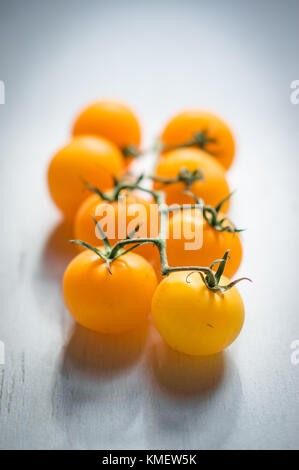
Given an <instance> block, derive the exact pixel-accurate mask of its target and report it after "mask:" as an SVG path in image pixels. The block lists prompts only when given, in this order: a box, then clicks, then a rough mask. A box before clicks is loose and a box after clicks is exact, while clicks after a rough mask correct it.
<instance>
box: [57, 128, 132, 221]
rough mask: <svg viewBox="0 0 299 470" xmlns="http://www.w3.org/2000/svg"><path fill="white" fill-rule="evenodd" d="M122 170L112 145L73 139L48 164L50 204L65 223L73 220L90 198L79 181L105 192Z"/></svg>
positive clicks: (117, 153)
mask: <svg viewBox="0 0 299 470" xmlns="http://www.w3.org/2000/svg"><path fill="white" fill-rule="evenodd" d="M122 170H123V158H122V155H121V153H120V151H119V150H118V148H117V147H116V146H115V145H114V144H112V143H111V142H109V141H108V140H106V139H103V138H98V137H87V136H85V137H76V138H74V139H72V140H71V141H70V142H69V143H68V144H67V145H66V146H65V147H63V148H62V149H61V150H59V152H57V153H56V155H54V157H53V158H52V160H51V162H50V165H49V169H48V184H49V189H50V193H51V196H52V198H53V201H54V202H55V204H56V205H57V206H58V207H59V209H61V211H62V212H63V214H64V216H65V217H66V218H67V219H72V218H73V217H74V215H75V213H76V211H77V209H78V206H79V205H80V203H81V202H82V201H83V200H84V199H85V198H86V197H88V195H89V191H88V190H87V189H86V188H85V186H84V183H83V181H82V180H85V181H86V182H88V183H89V184H91V185H94V186H98V187H99V188H100V189H101V190H102V191H105V190H107V189H109V188H111V187H112V186H113V184H114V183H113V176H115V177H119V176H120V174H121V172H122Z"/></svg>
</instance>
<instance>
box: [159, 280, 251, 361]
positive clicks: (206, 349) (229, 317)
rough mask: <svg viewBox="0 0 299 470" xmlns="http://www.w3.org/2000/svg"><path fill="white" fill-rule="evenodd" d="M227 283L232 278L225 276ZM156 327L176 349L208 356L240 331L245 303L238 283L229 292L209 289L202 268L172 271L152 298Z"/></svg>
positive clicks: (228, 342)
mask: <svg viewBox="0 0 299 470" xmlns="http://www.w3.org/2000/svg"><path fill="white" fill-rule="evenodd" d="M222 282H223V284H227V283H228V282H229V281H228V279H226V278H224V277H223V281H222ZM152 318H153V322H154V325H155V327H156V328H157V330H158V332H159V333H160V335H161V336H162V338H163V339H164V340H165V342H166V343H167V344H168V345H169V346H170V347H171V348H172V349H174V350H176V351H179V352H182V353H185V354H190V355H195V356H205V355H209V354H215V353H218V352H220V351H222V350H223V349H225V348H227V347H228V346H229V345H230V344H231V343H232V342H233V341H234V340H235V339H236V338H237V336H238V335H239V333H240V331H241V329H242V326H243V322H244V305H243V301H242V298H241V296H240V294H239V291H238V290H237V288H236V287H235V286H234V287H232V288H231V289H229V290H227V291H226V292H225V293H221V292H213V291H212V290H210V289H208V288H207V286H206V285H205V283H204V282H203V280H202V278H201V276H200V274H199V273H198V272H192V271H189V272H188V271H177V272H172V273H170V274H169V275H168V276H167V277H166V278H165V279H163V281H162V282H161V283H160V284H159V286H158V287H157V289H156V291H155V294H154V296H153V300H152Z"/></svg>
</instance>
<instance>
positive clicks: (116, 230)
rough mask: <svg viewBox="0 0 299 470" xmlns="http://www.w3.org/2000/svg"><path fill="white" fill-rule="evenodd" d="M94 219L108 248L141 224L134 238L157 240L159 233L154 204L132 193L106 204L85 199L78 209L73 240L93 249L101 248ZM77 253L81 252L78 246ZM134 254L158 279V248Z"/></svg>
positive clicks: (146, 247)
mask: <svg viewBox="0 0 299 470" xmlns="http://www.w3.org/2000/svg"><path fill="white" fill-rule="evenodd" d="M91 215H93V216H94V217H95V218H96V220H97V221H98V222H99V223H100V225H101V227H102V229H103V230H104V232H105V233H106V235H107V237H108V239H109V241H110V243H111V245H114V244H115V243H116V242H118V241H120V240H123V239H124V238H126V237H127V236H128V234H129V233H130V232H132V230H134V228H135V227H136V226H137V225H139V224H141V223H142V224H141V226H140V229H139V230H138V231H137V232H136V234H135V236H134V238H136V241H138V237H139V238H140V237H141V238H143V237H151V238H153V237H157V235H158V231H159V215H158V206H157V204H155V203H154V201H153V200H145V199H143V198H142V197H140V196H138V195H135V194H134V193H127V194H126V195H125V198H124V199H119V200H117V201H114V202H107V201H103V200H102V199H100V197H99V196H98V195H96V194H92V195H91V196H90V197H88V198H87V199H86V200H85V201H83V203H82V204H81V206H80V207H79V209H78V212H77V214H76V217H75V221H74V238H75V239H79V240H84V241H85V242H87V243H89V244H90V245H92V246H95V245H102V240H101V239H99V234H98V232H97V230H96V227H95V223H94V220H93V219H92V218H91ZM77 246H78V249H79V250H81V251H82V250H83V248H82V247H81V246H80V245H77ZM134 253H138V254H140V255H142V256H143V257H144V258H145V259H147V260H148V261H149V262H150V263H151V265H152V266H153V267H154V268H155V271H156V273H157V275H158V277H161V267H160V256H159V252H158V248H157V247H156V246H154V245H152V244H145V245H142V246H139V247H138V248H136V249H135V250H134Z"/></svg>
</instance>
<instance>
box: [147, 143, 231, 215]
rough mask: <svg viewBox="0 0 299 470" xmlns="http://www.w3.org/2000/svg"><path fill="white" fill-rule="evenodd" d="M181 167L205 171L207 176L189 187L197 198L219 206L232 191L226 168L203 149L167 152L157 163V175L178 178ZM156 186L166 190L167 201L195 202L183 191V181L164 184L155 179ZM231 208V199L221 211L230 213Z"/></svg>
mask: <svg viewBox="0 0 299 470" xmlns="http://www.w3.org/2000/svg"><path fill="white" fill-rule="evenodd" d="M182 168H184V169H187V170H189V171H194V170H197V169H199V170H202V173H203V178H204V179H203V180H201V181H195V182H194V183H193V184H192V186H191V187H190V191H191V192H193V193H194V194H195V196H196V197H198V198H202V199H203V200H204V202H205V204H208V205H211V206H216V205H217V204H218V203H219V202H220V201H221V200H222V199H224V198H225V197H226V196H228V194H229V193H230V190H229V186H228V183H227V181H226V178H225V172H224V169H223V167H222V166H221V165H220V163H218V162H217V161H216V160H215V159H214V158H213V157H211V156H210V155H209V154H207V153H206V152H204V151H203V150H200V149H194V148H186V149H177V150H173V151H171V152H168V153H166V154H165V156H164V157H163V158H162V159H161V160H160V162H158V165H157V167H156V170H155V175H156V176H158V177H164V178H176V177H177V176H178V174H179V171H180V170H181V169H182ZM154 188H155V189H163V191H164V192H165V194H166V202H167V204H190V203H192V202H194V201H193V200H192V198H191V197H190V196H189V195H186V194H183V191H184V189H185V186H184V184H183V183H181V182H179V183H172V184H169V185H163V184H161V183H160V182H157V181H155V182H154ZM228 207H229V200H227V201H226V202H225V203H224V204H223V206H222V211H223V212H227V210H228Z"/></svg>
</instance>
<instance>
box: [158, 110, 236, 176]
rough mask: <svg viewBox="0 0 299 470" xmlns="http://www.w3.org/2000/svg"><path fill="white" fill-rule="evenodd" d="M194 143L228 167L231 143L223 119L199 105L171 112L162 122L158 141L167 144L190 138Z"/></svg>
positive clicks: (178, 142) (170, 144)
mask: <svg viewBox="0 0 299 470" xmlns="http://www.w3.org/2000/svg"><path fill="white" fill-rule="evenodd" d="M196 138H197V140H198V143H197V144H195V145H197V146H199V147H200V148H202V149H204V150H205V151H206V152H208V153H209V154H211V155H213V157H214V158H215V159H216V160H217V161H218V162H219V163H221V165H223V167H224V168H225V169H228V168H229V167H230V165H231V164H232V161H233V159H234V155H235V143H234V138H233V135H232V133H231V130H230V129H229V127H228V126H227V124H226V123H225V122H224V121H223V119H221V118H219V117H218V116H216V115H215V114H213V113H211V112H207V111H202V110H199V109H193V110H186V111H183V112H180V113H178V114H177V115H176V116H174V117H173V118H172V119H171V120H170V121H169V122H168V123H167V125H166V126H165V128H164V130H163V132H162V135H161V141H162V143H163V144H164V145H165V146H166V147H167V146H169V147H173V146H177V145H178V146H179V145H184V144H186V143H188V142H191V141H192V139H195V140H196Z"/></svg>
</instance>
